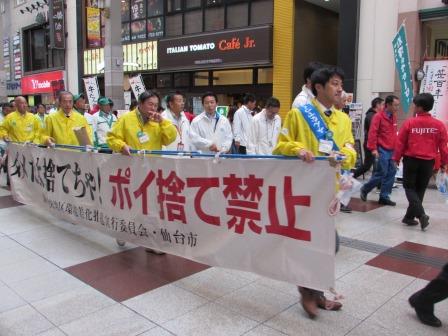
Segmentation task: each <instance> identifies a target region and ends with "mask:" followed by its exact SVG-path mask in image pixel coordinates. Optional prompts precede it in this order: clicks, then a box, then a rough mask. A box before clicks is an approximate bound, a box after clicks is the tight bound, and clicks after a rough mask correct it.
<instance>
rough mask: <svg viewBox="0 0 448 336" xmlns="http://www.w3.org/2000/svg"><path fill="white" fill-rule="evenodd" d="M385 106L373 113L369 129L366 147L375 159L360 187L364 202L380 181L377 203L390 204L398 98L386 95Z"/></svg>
mask: <svg viewBox="0 0 448 336" xmlns="http://www.w3.org/2000/svg"><path fill="white" fill-rule="evenodd" d="M385 103H386V108H385V110H384V111H380V112H378V113H376V114H375V116H374V117H373V119H372V124H371V126H370V130H369V137H368V142H367V148H368V149H370V150H371V151H372V154H373V156H374V157H375V160H376V161H377V164H376V167H375V170H374V172H373V174H372V177H371V178H370V180H369V181H368V182H367V183H366V184H364V186H363V187H362V188H361V199H362V200H363V201H364V202H365V201H366V200H367V194H368V193H369V192H370V191H372V189H373V188H375V187H376V186H377V185H378V184H379V183H380V182H381V191H380V198H379V200H378V203H379V204H383V205H392V206H394V205H395V204H396V203H395V202H393V201H391V199H390V197H389V196H390V194H391V192H392V187H393V185H394V180H395V173H396V172H397V166H396V165H395V162H394V161H393V160H392V154H393V152H394V147H395V141H396V139H397V113H398V109H399V108H400V100H399V99H398V97H396V96H392V95H391V96H387V97H386V100H385Z"/></svg>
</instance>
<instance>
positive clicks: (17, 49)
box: [12, 33, 22, 80]
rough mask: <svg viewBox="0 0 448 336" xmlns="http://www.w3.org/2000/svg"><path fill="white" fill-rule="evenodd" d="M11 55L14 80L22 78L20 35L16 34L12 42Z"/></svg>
mask: <svg viewBox="0 0 448 336" xmlns="http://www.w3.org/2000/svg"><path fill="white" fill-rule="evenodd" d="M12 54H13V57H14V62H13V64H14V70H13V73H14V79H15V80H20V79H21V78H22V49H21V43H20V33H17V34H16V35H15V36H14V38H13V40H12Z"/></svg>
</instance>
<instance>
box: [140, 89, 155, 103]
mask: <svg viewBox="0 0 448 336" xmlns="http://www.w3.org/2000/svg"><path fill="white" fill-rule="evenodd" d="M151 97H157V99H158V100H159V104H160V96H159V94H158V93H157V92H155V91H152V90H148V91H145V92H143V93H141V94H140V96H138V102H139V104H143V103H144V102H145V101H146V100H147V99H149V98H151Z"/></svg>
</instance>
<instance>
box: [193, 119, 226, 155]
mask: <svg viewBox="0 0 448 336" xmlns="http://www.w3.org/2000/svg"><path fill="white" fill-rule="evenodd" d="M190 139H191V143H192V145H193V146H194V147H195V149H197V150H200V151H202V152H203V153H213V152H211V151H210V150H209V148H210V146H211V145H213V144H214V145H216V147H217V148H218V150H219V151H220V152H227V151H229V150H230V147H231V146H232V139H233V135H232V127H231V126H230V122H229V120H228V119H227V118H226V117H224V116H222V115H220V114H219V113H215V115H214V116H212V117H209V116H208V115H207V114H206V113H205V112H202V113H201V114H200V115H198V116H197V117H196V118H194V119H193V121H192V122H191V126H190Z"/></svg>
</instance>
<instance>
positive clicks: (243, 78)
mask: <svg viewBox="0 0 448 336" xmlns="http://www.w3.org/2000/svg"><path fill="white" fill-rule="evenodd" d="M252 73H253V72H252V69H241V70H222V71H213V85H239V84H252V82H253V78H252Z"/></svg>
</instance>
